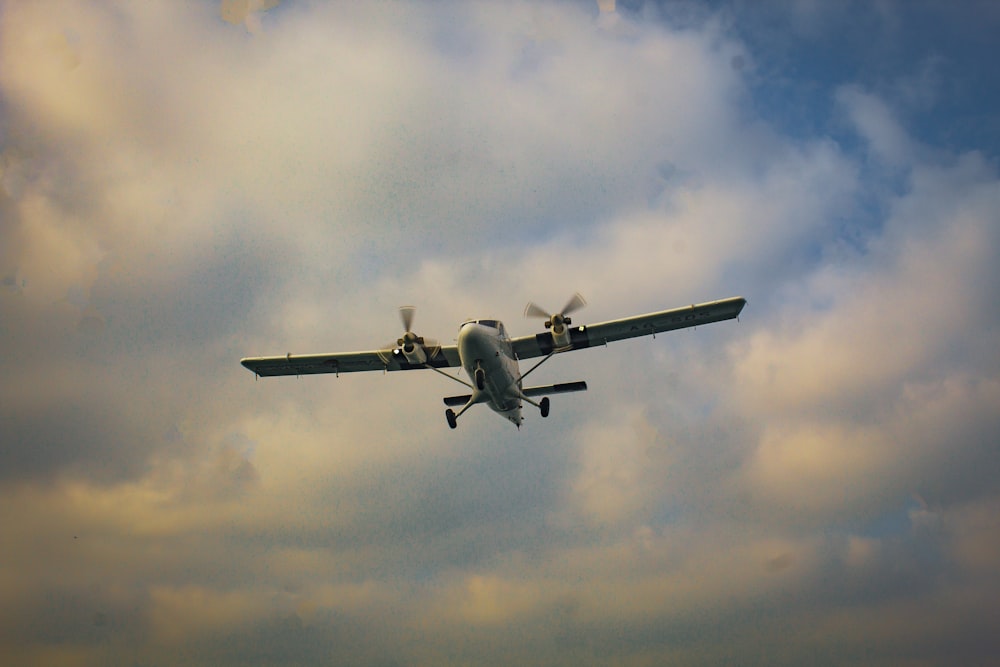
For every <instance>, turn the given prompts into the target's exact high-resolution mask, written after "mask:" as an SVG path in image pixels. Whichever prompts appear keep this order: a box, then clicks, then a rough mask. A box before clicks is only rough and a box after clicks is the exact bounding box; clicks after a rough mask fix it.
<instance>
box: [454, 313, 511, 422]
mask: <svg viewBox="0 0 1000 667" xmlns="http://www.w3.org/2000/svg"><path fill="white" fill-rule="evenodd" d="M486 322H488V324H486ZM458 355H459V357H460V358H461V360H462V368H464V369H465V372H466V373H468V375H469V379H470V380H472V397H471V399H470V401H469V403H470V405H474V404H476V403H487V404H488V405H489V407H490V409H492V410H493V411H494V412H496V413H498V414H500V415H501V416H503V417H505V418H507V419H508V420H509V421H510V422H512V423H513V424H515V425H516V426H520V425H521V424H522V422H523V418H522V417H521V400H522V399H521V391H520V386H519V380H520V379H521V372H520V368H519V365H518V363H517V358H516V357H515V356H514V352H513V350H512V349H511V346H510V340H509V339H508V338H507V336H506V335H504V329H503V324H502V323H500V322H497V321H495V320H479V321H470V322H466V323H465V324H463V325H462V327H461V328H460V329H459V331H458Z"/></svg>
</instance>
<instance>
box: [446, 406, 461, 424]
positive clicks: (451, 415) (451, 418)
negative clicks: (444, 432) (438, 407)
mask: <svg viewBox="0 0 1000 667" xmlns="http://www.w3.org/2000/svg"><path fill="white" fill-rule="evenodd" d="M444 418H445V419H447V420H448V426H450V427H451V428H455V427H456V426H458V417H456V416H455V411H454V410H452V409H451V408H448V409H447V410H445V411H444Z"/></svg>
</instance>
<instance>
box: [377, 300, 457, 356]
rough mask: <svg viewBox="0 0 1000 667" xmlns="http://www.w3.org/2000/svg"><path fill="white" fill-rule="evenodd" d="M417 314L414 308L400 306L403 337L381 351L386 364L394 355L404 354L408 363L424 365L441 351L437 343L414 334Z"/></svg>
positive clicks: (380, 354) (380, 353)
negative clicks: (414, 319)
mask: <svg viewBox="0 0 1000 667" xmlns="http://www.w3.org/2000/svg"><path fill="white" fill-rule="evenodd" d="M416 312H417V309H416V308H415V307H414V306H400V308H399V319H400V320H401V321H402V322H403V335H402V336H400V337H399V338H397V339H396V343H395V344H392V343H388V344H387V345H385V346H384V347H383V348H382V349H381V350H379V352H378V355H379V356H380V357H381V358H382V361H384V362H385V363H389V360H390V359H391V358H392V356H393V355H394V354H402V355H403V356H405V357H406V360H407V361H408V362H410V363H414V364H422V363H425V362H426V361H427V360H428V359H433V358H434V357H436V356H437V354H438V352H439V351H440V350H441V346H440V345H439V344H438V342H437V341H435V340H433V339H431V338H424V337H423V336H418V335H417V334H415V333H413V318H414V315H416Z"/></svg>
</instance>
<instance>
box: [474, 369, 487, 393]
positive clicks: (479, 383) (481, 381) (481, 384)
mask: <svg viewBox="0 0 1000 667" xmlns="http://www.w3.org/2000/svg"><path fill="white" fill-rule="evenodd" d="M475 375H476V389H478V390H479V391H482V390H484V389H486V371H484V370H483V368H482V366H476V373H475Z"/></svg>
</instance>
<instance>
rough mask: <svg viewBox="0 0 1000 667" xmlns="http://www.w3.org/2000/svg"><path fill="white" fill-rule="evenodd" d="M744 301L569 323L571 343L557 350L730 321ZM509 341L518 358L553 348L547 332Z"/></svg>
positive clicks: (731, 300) (545, 353)
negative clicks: (581, 323)
mask: <svg viewBox="0 0 1000 667" xmlns="http://www.w3.org/2000/svg"><path fill="white" fill-rule="evenodd" d="M746 304H747V301H746V299H744V298H743V297H733V298H730V299H722V300H720V301H710V302H708V303H699V304H694V305H690V306H684V307H683V308H674V309H673V310H661V311H659V312H656V313H648V314H646V315H636V316H635V317H626V318H623V319H620V320H611V321H609V322H600V323H598V324H588V325H583V326H571V327H568V328H569V333H570V342H571V345H570V346H569V347H567V348H566V349H565V350H558V351H560V352H563V351H565V352H568V351H570V350H581V349H583V348H585V347H591V346H594V345H605V344H607V343H611V342H613V341H616V340H624V339H626V338H635V337H637V336H650V335H653V334H658V333H663V332H664V331H673V330H675V329H685V328H688V327H696V326H699V325H702V324H710V323H712V322H721V321H723V320H731V319H733V318H735V317H738V316H739V314H740V311H741V310H743V306H745V305H746ZM510 344H511V348H512V349H513V351H514V354H515V355H516V356H517V358H518V359H530V358H532V357H543V356H545V355H547V354H550V353H552V352H553V351H555V345H554V342H553V339H552V334H551V333H550V332H548V331H546V332H544V333H540V334H536V335H534V336H521V337H519V338H513V339H511V341H510Z"/></svg>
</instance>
